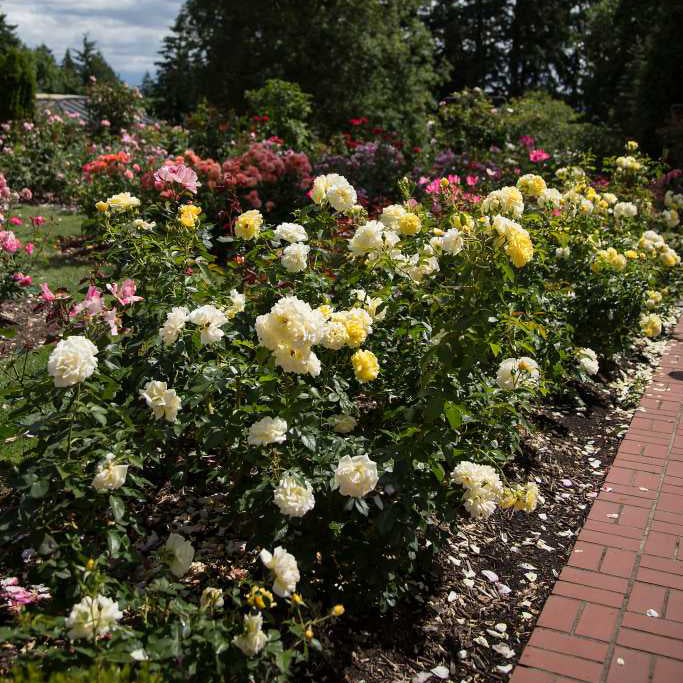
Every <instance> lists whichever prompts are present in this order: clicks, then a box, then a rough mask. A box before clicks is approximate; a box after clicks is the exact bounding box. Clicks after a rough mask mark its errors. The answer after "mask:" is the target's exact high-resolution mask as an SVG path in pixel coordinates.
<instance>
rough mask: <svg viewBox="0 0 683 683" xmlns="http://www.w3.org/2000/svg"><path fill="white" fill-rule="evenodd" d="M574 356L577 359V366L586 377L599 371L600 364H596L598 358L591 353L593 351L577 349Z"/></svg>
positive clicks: (593, 352)
mask: <svg viewBox="0 0 683 683" xmlns="http://www.w3.org/2000/svg"><path fill="white" fill-rule="evenodd" d="M576 355H577V357H578V359H579V365H580V366H581V369H582V370H583V371H584V372H585V373H586V374H587V375H597V374H598V370H599V369H600V364H599V363H598V356H597V354H596V353H595V351H593V349H587V348H581V349H577V351H576Z"/></svg>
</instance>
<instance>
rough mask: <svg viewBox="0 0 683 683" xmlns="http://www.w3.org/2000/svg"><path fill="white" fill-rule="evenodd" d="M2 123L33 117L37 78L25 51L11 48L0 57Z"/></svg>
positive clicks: (0, 109) (0, 115) (0, 119)
mask: <svg viewBox="0 0 683 683" xmlns="http://www.w3.org/2000/svg"><path fill="white" fill-rule="evenodd" d="M0 92H1V93H2V97H0V121H9V120H12V119H28V118H31V117H32V116H33V112H34V109H35V97H36V77H35V73H34V70H33V64H32V63H31V58H30V57H29V55H28V54H27V53H26V51H25V50H22V49H20V48H16V47H15V48H11V49H9V50H6V51H5V52H4V54H2V55H0Z"/></svg>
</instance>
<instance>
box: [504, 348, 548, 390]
mask: <svg viewBox="0 0 683 683" xmlns="http://www.w3.org/2000/svg"><path fill="white" fill-rule="evenodd" d="M540 374H541V373H540V371H539V369H538V363H537V362H536V361H535V360H534V359H533V358H528V357H527V356H522V357H521V358H506V359H505V360H503V361H502V362H501V364H500V366H499V367H498V373H497V374H496V381H497V382H498V386H499V387H500V388H501V389H505V390H506V391H512V390H514V389H518V388H520V387H527V388H530V387H533V386H535V385H536V384H538V380H539V378H540Z"/></svg>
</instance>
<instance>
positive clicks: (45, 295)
mask: <svg viewBox="0 0 683 683" xmlns="http://www.w3.org/2000/svg"><path fill="white" fill-rule="evenodd" d="M40 298H41V299H42V300H43V301H54V300H55V299H56V298H57V297H56V296H55V295H54V294H53V293H52V292H51V291H50V288H49V287H48V286H47V282H43V284H42V285H40Z"/></svg>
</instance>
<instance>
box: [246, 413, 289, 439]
mask: <svg viewBox="0 0 683 683" xmlns="http://www.w3.org/2000/svg"><path fill="white" fill-rule="evenodd" d="M286 440H287V422H286V421H285V420H283V419H282V418H279V417H275V418H273V417H264V418H261V419H260V420H259V421H258V422H254V424H253V425H251V427H249V436H248V437H247V443H248V444H249V445H250V446H267V445H268V444H271V443H283V442H284V441H286Z"/></svg>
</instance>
